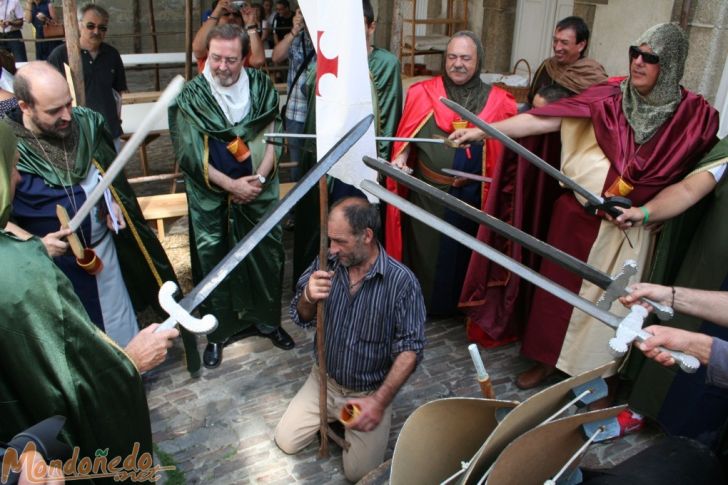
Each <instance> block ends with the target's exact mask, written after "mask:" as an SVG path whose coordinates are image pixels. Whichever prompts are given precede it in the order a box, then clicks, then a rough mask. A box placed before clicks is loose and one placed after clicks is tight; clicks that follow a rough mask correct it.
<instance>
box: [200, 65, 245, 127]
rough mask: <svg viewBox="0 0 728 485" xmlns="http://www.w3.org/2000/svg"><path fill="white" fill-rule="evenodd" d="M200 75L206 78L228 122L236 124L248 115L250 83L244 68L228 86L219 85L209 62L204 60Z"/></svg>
mask: <svg viewBox="0 0 728 485" xmlns="http://www.w3.org/2000/svg"><path fill="white" fill-rule="evenodd" d="M202 75H203V76H205V79H207V83H208V84H209V85H210V90H211V91H212V95H213V96H214V97H215V99H216V100H217V104H218V105H219V106H220V109H222V112H223V113H225V117H226V118H227V119H228V121H229V122H230V124H233V125H234V124H237V123H239V122H240V120H242V119H243V118H245V117H246V116H247V115H248V112H249V111H250V83H249V81H248V74H247V73H246V72H245V68H243V69H241V70H240V77H239V78H238V80H237V82H235V84H233V85H232V86H228V87H225V86H221V85H220V83H219V82H218V81H217V79H215V77H214V76H213V75H212V69H210V63H209V62H205V68H204V69H203V70H202Z"/></svg>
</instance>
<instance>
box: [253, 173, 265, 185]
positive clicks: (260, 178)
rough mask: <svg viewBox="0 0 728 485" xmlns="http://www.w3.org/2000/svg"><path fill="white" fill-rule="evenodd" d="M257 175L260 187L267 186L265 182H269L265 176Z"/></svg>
mask: <svg viewBox="0 0 728 485" xmlns="http://www.w3.org/2000/svg"><path fill="white" fill-rule="evenodd" d="M255 175H257V176H258V182H260V185H263V184H265V181H266V180H267V179H266V178H265V177H264V176H263V175H261V174H259V173H256V174H255Z"/></svg>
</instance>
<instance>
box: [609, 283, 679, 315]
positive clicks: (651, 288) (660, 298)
mask: <svg viewBox="0 0 728 485" xmlns="http://www.w3.org/2000/svg"><path fill="white" fill-rule="evenodd" d="M629 289H630V290H631V291H630V293H629V294H628V295H625V296H622V297H620V298H619V301H620V302H621V303H622V305H624V306H626V307H627V308H629V307H631V306H632V305H634V304H635V303H637V304H640V305H642V306H643V307H645V308H646V309H647V311H650V312H651V311H653V310H654V308H652V305H650V304H649V303H646V302H644V301H643V300H640V299H641V298H648V299H650V300H652V301H654V302H656V303H662V304H663V305H666V306H669V305H670V304H672V287H670V286H662V285H655V284H652V283H635V284H633V285H630V286H629Z"/></svg>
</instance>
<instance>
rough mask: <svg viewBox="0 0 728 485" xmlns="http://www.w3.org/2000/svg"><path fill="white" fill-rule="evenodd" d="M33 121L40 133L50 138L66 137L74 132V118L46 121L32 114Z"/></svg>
mask: <svg viewBox="0 0 728 485" xmlns="http://www.w3.org/2000/svg"><path fill="white" fill-rule="evenodd" d="M30 119H31V121H32V122H33V124H34V125H35V127H36V128H38V131H39V132H40V135H41V136H43V137H48V138H57V139H61V140H62V139H65V138H68V137H69V136H70V135H71V133H73V120H72V119H71V120H70V121H63V120H60V119H59V120H56V121H55V122H54V123H44V122H42V121H40V120H39V119H38V118H36V117H35V116H31V118H30Z"/></svg>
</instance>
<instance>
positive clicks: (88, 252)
mask: <svg viewBox="0 0 728 485" xmlns="http://www.w3.org/2000/svg"><path fill="white" fill-rule="evenodd" d="M76 264H77V265H79V266H80V267H81V268H82V269H83V270H84V271H85V272H87V273H88V274H90V275H97V274H99V273H101V271H102V270H103V269H104V262H103V261H101V258H99V257H98V255H97V254H96V251H94V250H93V249H91V248H83V258H81V259H78V258H76Z"/></svg>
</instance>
